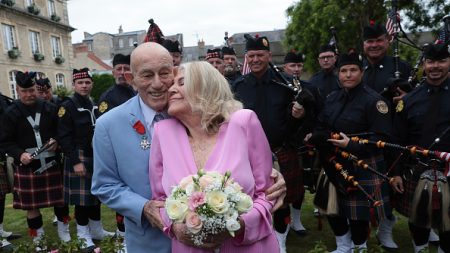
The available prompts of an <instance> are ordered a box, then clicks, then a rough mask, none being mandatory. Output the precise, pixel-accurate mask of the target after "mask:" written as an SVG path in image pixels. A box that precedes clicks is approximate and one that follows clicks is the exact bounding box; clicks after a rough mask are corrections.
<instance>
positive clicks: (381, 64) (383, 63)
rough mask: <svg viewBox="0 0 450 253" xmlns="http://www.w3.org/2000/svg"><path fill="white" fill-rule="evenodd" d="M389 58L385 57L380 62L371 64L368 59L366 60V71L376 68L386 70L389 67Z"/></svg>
mask: <svg viewBox="0 0 450 253" xmlns="http://www.w3.org/2000/svg"><path fill="white" fill-rule="evenodd" d="M387 61H388V56H387V55H385V56H384V57H383V58H382V59H381V60H380V61H378V62H376V63H374V64H370V62H369V61H368V60H367V59H364V70H366V69H368V68H374V69H384V68H385V67H386V65H387Z"/></svg>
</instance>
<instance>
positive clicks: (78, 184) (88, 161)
mask: <svg viewBox="0 0 450 253" xmlns="http://www.w3.org/2000/svg"><path fill="white" fill-rule="evenodd" d="M81 158H82V159H81V161H82V162H83V164H84V167H85V168H86V175H85V176H78V175H77V174H75V172H74V170H73V164H72V162H71V161H70V158H68V157H66V158H65V160H64V201H65V203H66V204H67V205H78V206H93V205H97V204H98V203H99V201H98V199H97V197H95V196H94V195H92V193H91V185H92V174H93V167H94V161H93V159H92V158H91V157H81Z"/></svg>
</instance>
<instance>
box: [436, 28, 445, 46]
mask: <svg viewBox="0 0 450 253" xmlns="http://www.w3.org/2000/svg"><path fill="white" fill-rule="evenodd" d="M446 41H447V38H446V34H445V27H442V28H441V30H440V31H439V36H438V38H437V39H436V41H435V42H434V44H441V43H445V42H446Z"/></svg>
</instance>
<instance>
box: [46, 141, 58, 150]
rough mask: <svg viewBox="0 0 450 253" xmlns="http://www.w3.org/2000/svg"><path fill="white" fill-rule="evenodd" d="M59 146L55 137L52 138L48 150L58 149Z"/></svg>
mask: <svg viewBox="0 0 450 253" xmlns="http://www.w3.org/2000/svg"><path fill="white" fill-rule="evenodd" d="M57 147H58V143H57V142H56V140H55V139H53V138H50V147H49V148H48V151H56V148H57Z"/></svg>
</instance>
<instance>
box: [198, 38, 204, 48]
mask: <svg viewBox="0 0 450 253" xmlns="http://www.w3.org/2000/svg"><path fill="white" fill-rule="evenodd" d="M197 46H198V47H199V48H204V47H205V42H204V41H203V39H201V40H199V41H198V42H197Z"/></svg>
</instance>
